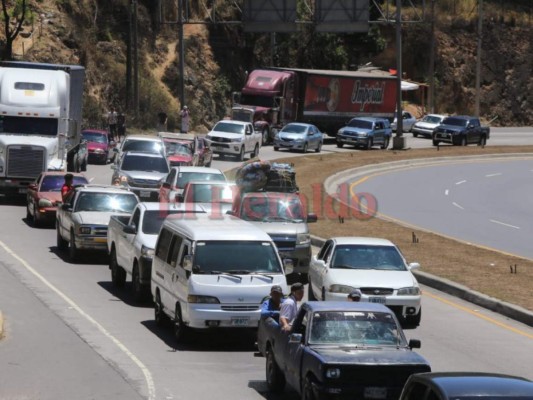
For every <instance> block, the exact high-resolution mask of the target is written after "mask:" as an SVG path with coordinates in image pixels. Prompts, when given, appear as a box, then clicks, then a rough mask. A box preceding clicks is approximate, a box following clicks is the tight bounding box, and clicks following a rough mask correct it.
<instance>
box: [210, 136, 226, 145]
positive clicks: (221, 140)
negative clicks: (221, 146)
mask: <svg viewBox="0 0 533 400" xmlns="http://www.w3.org/2000/svg"><path fill="white" fill-rule="evenodd" d="M210 139H211V141H212V142H217V143H231V139H229V138H225V137H218V136H211V137H210Z"/></svg>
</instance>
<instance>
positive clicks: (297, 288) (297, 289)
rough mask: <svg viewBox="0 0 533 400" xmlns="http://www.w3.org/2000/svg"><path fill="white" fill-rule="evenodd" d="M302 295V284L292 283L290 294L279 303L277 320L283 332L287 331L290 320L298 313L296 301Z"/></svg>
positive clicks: (300, 298)
mask: <svg viewBox="0 0 533 400" xmlns="http://www.w3.org/2000/svg"><path fill="white" fill-rule="evenodd" d="M303 297H304V285H303V284H302V283H300V282H296V283H293V284H292V286H291V294H290V295H289V297H288V298H287V299H286V300H285V301H284V302H283V304H282V305H281V309H280V312H279V322H280V325H281V329H282V330H283V331H284V332H289V331H290V330H291V327H292V322H293V321H294V319H295V318H296V315H297V314H298V302H299V301H301V300H302V299H303Z"/></svg>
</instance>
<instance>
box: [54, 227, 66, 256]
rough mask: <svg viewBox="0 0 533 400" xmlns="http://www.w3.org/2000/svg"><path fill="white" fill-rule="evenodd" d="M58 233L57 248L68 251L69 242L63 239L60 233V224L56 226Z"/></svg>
mask: <svg viewBox="0 0 533 400" xmlns="http://www.w3.org/2000/svg"><path fill="white" fill-rule="evenodd" d="M56 232H57V242H56V245H57V248H58V249H59V250H66V248H67V246H68V242H67V241H66V240H65V239H63V237H62V236H61V234H60V233H59V223H57V224H56Z"/></svg>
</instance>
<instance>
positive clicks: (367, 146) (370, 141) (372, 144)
mask: <svg viewBox="0 0 533 400" xmlns="http://www.w3.org/2000/svg"><path fill="white" fill-rule="evenodd" d="M372 146H374V140H373V139H372V138H368V142H366V149H367V150H372Z"/></svg>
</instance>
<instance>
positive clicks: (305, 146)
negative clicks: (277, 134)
mask: <svg viewBox="0 0 533 400" xmlns="http://www.w3.org/2000/svg"><path fill="white" fill-rule="evenodd" d="M302 153H304V154H305V153H307V142H305V143H304V148H303V149H302Z"/></svg>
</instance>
